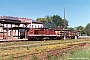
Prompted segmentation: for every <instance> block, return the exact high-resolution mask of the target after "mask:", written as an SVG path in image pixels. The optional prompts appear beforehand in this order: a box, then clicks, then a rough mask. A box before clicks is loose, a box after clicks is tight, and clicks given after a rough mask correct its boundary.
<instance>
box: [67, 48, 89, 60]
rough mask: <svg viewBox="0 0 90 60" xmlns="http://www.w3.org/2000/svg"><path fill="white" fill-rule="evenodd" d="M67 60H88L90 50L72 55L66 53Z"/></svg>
mask: <svg viewBox="0 0 90 60" xmlns="http://www.w3.org/2000/svg"><path fill="white" fill-rule="evenodd" d="M68 59H84V60H85V59H86V60H90V48H87V49H83V50H81V51H77V52H74V53H73V54H71V53H68V54H67V60H68Z"/></svg>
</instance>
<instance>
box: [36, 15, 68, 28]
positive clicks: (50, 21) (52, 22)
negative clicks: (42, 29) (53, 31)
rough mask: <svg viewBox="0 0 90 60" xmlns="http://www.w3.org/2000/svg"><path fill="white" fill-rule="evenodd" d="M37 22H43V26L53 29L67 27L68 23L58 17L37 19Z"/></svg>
mask: <svg viewBox="0 0 90 60" xmlns="http://www.w3.org/2000/svg"><path fill="white" fill-rule="evenodd" d="M36 20H37V21H40V22H43V24H44V26H46V27H48V28H54V27H56V26H64V21H65V26H66V27H67V26H68V21H67V20H64V19H62V18H61V17H60V16H59V15H53V16H46V17H45V18H37V19H36Z"/></svg>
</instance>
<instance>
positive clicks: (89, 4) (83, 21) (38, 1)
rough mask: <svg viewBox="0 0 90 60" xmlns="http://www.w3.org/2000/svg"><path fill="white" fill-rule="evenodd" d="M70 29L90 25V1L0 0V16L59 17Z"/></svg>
mask: <svg viewBox="0 0 90 60" xmlns="http://www.w3.org/2000/svg"><path fill="white" fill-rule="evenodd" d="M64 7H66V19H67V20H68V21H69V27H77V26H79V25H82V26H86V25H87V23H90V0H0V15H1V16H3V15H4V16H15V17H26V18H31V19H34V20H35V19H36V18H38V17H45V16H47V15H50V16H51V15H55V14H57V15H59V16H60V17H61V18H63V15H64V14H63V10H64Z"/></svg>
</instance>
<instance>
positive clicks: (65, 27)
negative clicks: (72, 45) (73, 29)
mask: <svg viewBox="0 0 90 60" xmlns="http://www.w3.org/2000/svg"><path fill="white" fill-rule="evenodd" d="M65 9H66V7H64V40H66V34H65V28H66V24H65Z"/></svg>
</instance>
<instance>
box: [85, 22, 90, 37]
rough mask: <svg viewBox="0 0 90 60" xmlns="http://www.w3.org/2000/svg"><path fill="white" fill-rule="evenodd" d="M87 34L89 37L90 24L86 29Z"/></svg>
mask: <svg viewBox="0 0 90 60" xmlns="http://www.w3.org/2000/svg"><path fill="white" fill-rule="evenodd" d="M85 32H86V33H87V35H88V36H90V23H88V24H87V25H86V27H85Z"/></svg>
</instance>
